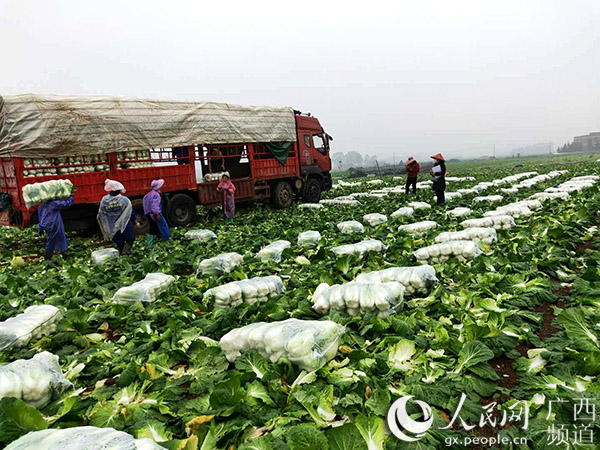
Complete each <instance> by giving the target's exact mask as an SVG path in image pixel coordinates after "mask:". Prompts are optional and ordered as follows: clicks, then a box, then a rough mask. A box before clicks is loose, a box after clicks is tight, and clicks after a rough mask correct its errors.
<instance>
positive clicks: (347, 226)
mask: <svg viewBox="0 0 600 450" xmlns="http://www.w3.org/2000/svg"><path fill="white" fill-rule="evenodd" d="M337 227H338V230H340V232H342V233H343V234H354V233H360V234H362V233H364V232H365V227H364V226H363V224H362V223H360V222H358V221H356V220H347V221H346V222H340V223H338V224H337Z"/></svg>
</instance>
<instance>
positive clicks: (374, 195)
mask: <svg viewBox="0 0 600 450" xmlns="http://www.w3.org/2000/svg"><path fill="white" fill-rule="evenodd" d="M388 195H389V194H388V193H387V192H385V193H373V192H369V195H368V197H369V198H374V199H375V200H381V199H382V198H386V197H388Z"/></svg>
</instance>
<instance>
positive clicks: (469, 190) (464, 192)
mask: <svg viewBox="0 0 600 450" xmlns="http://www.w3.org/2000/svg"><path fill="white" fill-rule="evenodd" d="M456 192H458V193H460V194H462V195H469V194H476V193H477V192H478V191H477V189H472V188H463V189H457V190H456Z"/></svg>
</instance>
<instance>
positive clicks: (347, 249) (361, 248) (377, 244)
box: [331, 239, 387, 259]
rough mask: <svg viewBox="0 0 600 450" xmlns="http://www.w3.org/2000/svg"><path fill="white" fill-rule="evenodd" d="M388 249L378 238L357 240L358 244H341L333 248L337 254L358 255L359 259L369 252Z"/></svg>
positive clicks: (379, 251)
mask: <svg viewBox="0 0 600 450" xmlns="http://www.w3.org/2000/svg"><path fill="white" fill-rule="evenodd" d="M386 250H387V247H386V246H385V245H383V243H382V242H381V241H378V240H377V239H369V240H366V241H361V242H357V243H356V244H345V245H339V246H337V247H333V248H332V249H331V251H332V252H333V253H335V255H336V256H343V255H356V256H358V258H359V259H362V258H363V256H365V254H366V253H367V252H377V253H381V252H384V251H386Z"/></svg>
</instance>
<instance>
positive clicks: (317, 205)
mask: <svg viewBox="0 0 600 450" xmlns="http://www.w3.org/2000/svg"><path fill="white" fill-rule="evenodd" d="M321 208H323V205H322V204H321V203H300V204H299V205H298V209H321Z"/></svg>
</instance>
